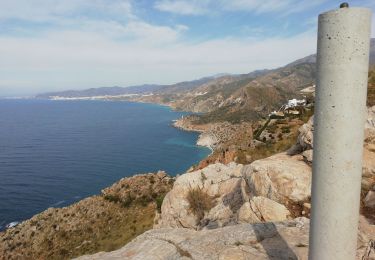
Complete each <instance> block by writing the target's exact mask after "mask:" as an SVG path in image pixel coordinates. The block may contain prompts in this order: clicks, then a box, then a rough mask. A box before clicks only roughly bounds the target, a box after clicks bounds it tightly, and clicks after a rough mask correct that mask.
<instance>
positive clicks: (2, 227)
mask: <svg viewBox="0 0 375 260" xmlns="http://www.w3.org/2000/svg"><path fill="white" fill-rule="evenodd" d="M28 100H30V99H28ZM33 100H38V99H33ZM39 100H40V99H39ZM45 100H47V101H57V102H65V101H66V102H72V101H77V102H82V101H83V102H85V101H93V102H96V101H102V102H128V103H134V104H136V103H141V104H146V105H150V106H155V107H161V108H163V109H165V110H170V111H173V112H181V111H176V110H174V109H173V108H172V107H171V106H169V105H166V104H159V103H151V102H138V101H132V100H52V99H45ZM186 113H188V112H186ZM180 115H181V114H180ZM177 116H179V115H177ZM175 118H176V117H175ZM177 120H179V119H173V120H171V121H168V122H165V125H166V126H167V127H170V126H171V122H172V127H175V126H174V124H173V123H174V122H175V121H177ZM175 128H178V129H179V130H182V131H186V130H185V129H183V128H179V127H175ZM191 132H197V131H195V130H194V131H191ZM198 140H199V136H198V138H197V139H196V138H194V139H193V140H191V141H192V142H191V144H194V143H195V144H196V145H198V146H201V147H206V148H209V149H210V151H211V152H210V153H209V152H208V151H207V150H206V151H205V154H204V155H203V156H201V158H199V159H197V161H195V162H194V163H193V164H192V163H188V165H189V167H190V168H191V167H192V166H193V165H194V164H195V163H200V161H201V160H204V159H206V158H207V157H208V156H210V155H211V154H212V152H213V149H212V148H211V147H209V146H205V145H200V144H198ZM196 153H199V152H198V151H197V152H196ZM190 168H186V170H184V171H183V172H185V171H187V170H188V169H190ZM162 169H164V168H160V169H158V170H162ZM140 172H142V171H135V172H134V173H133V174H132V175H130V176H129V177H133V176H137V175H138V174H139V173H140ZM116 181H117V180H116ZM105 187H107V186H105ZM99 193H100V191H99ZM96 195H97V193H93V194H92V195H89V196H82V197H81V198H80V199H79V200H77V201H74V202H71V203H68V204H65V205H60V204H59V203H60V201H59V202H57V203H54V204H48V205H47V206H46V207H45V209H43V210H41V211H38V212H37V213H35V214H33V215H32V216H30V217H26V218H10V219H9V220H8V221H4V222H1V223H0V233H2V232H4V231H6V230H8V229H12V228H13V227H16V226H18V225H20V224H22V223H23V222H25V221H28V220H29V219H31V218H33V217H34V216H35V215H38V214H41V213H42V212H44V211H45V210H47V209H48V208H56V209H59V208H64V207H69V206H72V205H74V204H76V203H77V202H79V201H81V200H84V199H87V198H90V197H92V196H96Z"/></svg>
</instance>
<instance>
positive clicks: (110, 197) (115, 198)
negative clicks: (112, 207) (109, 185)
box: [104, 194, 120, 203]
mask: <svg viewBox="0 0 375 260" xmlns="http://www.w3.org/2000/svg"><path fill="white" fill-rule="evenodd" d="M104 199H105V200H108V201H110V202H114V203H117V202H120V197H119V196H118V195H111V194H107V195H105V196H104Z"/></svg>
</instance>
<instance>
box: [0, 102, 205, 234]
mask: <svg viewBox="0 0 375 260" xmlns="http://www.w3.org/2000/svg"><path fill="white" fill-rule="evenodd" d="M182 115H184V113H180V112H175V111H172V110H170V109H169V108H167V107H163V106H158V105H152V104H140V103H131V102H106V101H47V100H0V229H4V227H5V225H6V224H8V223H10V222H13V221H22V220H25V219H28V218H30V217H32V216H33V215H34V214H37V213H39V212H41V211H43V210H45V209H47V208H49V207H63V206H67V205H69V204H72V203H74V202H76V201H78V200H80V199H82V198H85V197H88V196H90V195H93V194H99V193H100V190H101V189H102V188H104V187H107V186H109V185H111V184H112V183H114V182H116V181H118V180H119V179H121V178H122V177H128V176H132V175H134V174H137V173H147V172H156V171H158V170H165V171H166V172H167V173H168V174H170V175H176V174H178V173H183V172H184V171H186V170H187V169H188V168H189V167H190V166H191V165H193V164H196V163H197V162H199V161H200V160H201V159H203V158H204V157H206V156H207V155H208V154H209V153H210V151H209V150H208V149H207V148H203V147H198V146H196V144H195V143H196V140H197V138H198V135H197V134H196V133H192V132H185V131H181V130H178V129H176V128H174V127H172V125H171V123H172V120H174V119H177V118H179V117H181V116H182Z"/></svg>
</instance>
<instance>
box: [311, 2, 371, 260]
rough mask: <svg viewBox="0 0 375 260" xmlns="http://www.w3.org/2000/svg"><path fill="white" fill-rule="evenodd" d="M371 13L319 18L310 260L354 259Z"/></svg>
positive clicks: (358, 10)
mask: <svg viewBox="0 0 375 260" xmlns="http://www.w3.org/2000/svg"><path fill="white" fill-rule="evenodd" d="M370 24H371V11H370V10H369V9H365V8H340V9H338V10H334V11H330V12H327V13H323V14H321V15H320V16H319V29H318V54H317V93H316V107H315V118H314V120H315V122H314V160H313V161H314V162H313V180H312V211H311V218H312V219H311V226H310V250H309V259H310V260H353V259H355V254H356V246H357V228H358V216H359V202H360V189H361V172H362V152H363V138H364V123H365V108H366V93H367V77H368V66H369V45H370Z"/></svg>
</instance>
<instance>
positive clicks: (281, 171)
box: [242, 153, 311, 205]
mask: <svg viewBox="0 0 375 260" xmlns="http://www.w3.org/2000/svg"><path fill="white" fill-rule="evenodd" d="M242 174H243V176H244V178H245V179H246V182H247V185H248V186H249V190H250V193H251V195H252V196H262V197H265V198H268V199H271V200H273V201H276V202H278V203H281V204H284V205H287V204H288V203H299V204H301V203H302V204H303V202H306V201H309V199H310V195H311V192H310V190H311V167H310V166H309V165H307V164H306V163H305V162H304V161H303V157H302V156H301V155H295V156H289V155H287V154H286V153H280V154H276V155H274V156H271V157H268V158H265V159H262V160H258V161H255V162H253V163H252V164H250V165H246V166H245V167H244V168H243V170H242Z"/></svg>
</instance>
